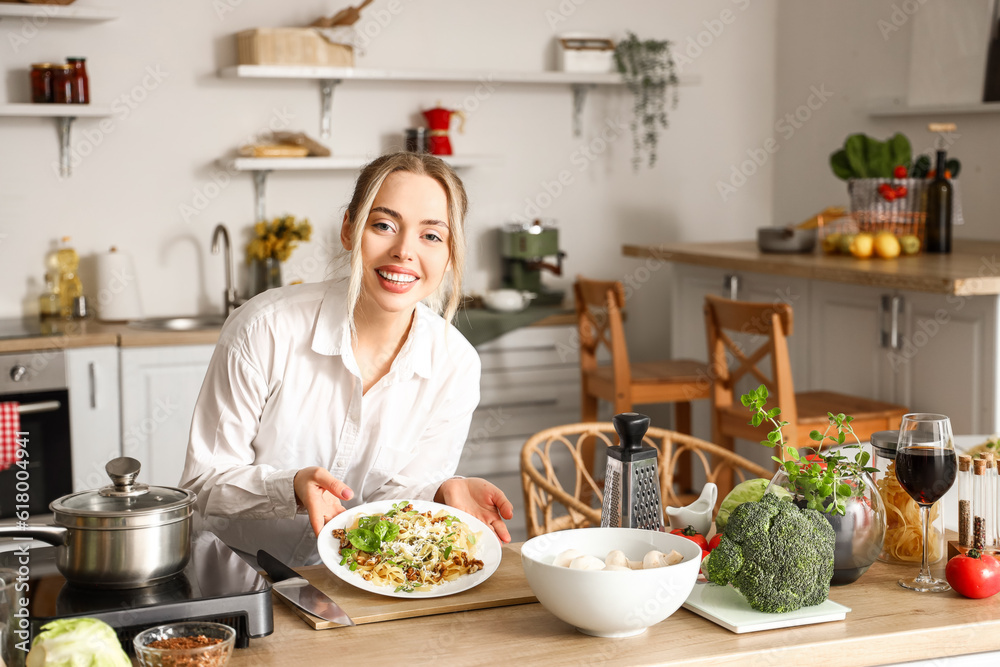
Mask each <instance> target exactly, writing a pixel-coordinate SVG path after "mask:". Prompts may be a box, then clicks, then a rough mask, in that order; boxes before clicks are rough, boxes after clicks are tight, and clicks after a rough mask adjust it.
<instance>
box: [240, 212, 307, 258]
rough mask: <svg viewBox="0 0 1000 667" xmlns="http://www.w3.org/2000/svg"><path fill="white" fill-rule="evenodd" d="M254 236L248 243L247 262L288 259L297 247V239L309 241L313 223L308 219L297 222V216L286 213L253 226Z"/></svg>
mask: <svg viewBox="0 0 1000 667" xmlns="http://www.w3.org/2000/svg"><path fill="white" fill-rule="evenodd" d="M253 231H254V238H253V239H252V240H251V241H250V243H249V244H247V263H248V264H249V263H250V262H252V261H253V260H265V259H268V258H271V259H277V260H278V261H279V262H284V261H286V260H288V258H289V257H291V255H292V251H293V250H294V249H295V248H296V247H297V241H308V240H309V239H310V237H311V236H312V225H311V224H309V220H308V219H303V220H302V222H299V223H296V221H295V216H292V215H285V216H283V217H278V218H274V219H273V220H272V221H270V222H266V221H261V222H258V223H256V224H255V225H254V226H253Z"/></svg>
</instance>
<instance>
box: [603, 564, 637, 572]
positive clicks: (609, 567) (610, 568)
mask: <svg viewBox="0 0 1000 667" xmlns="http://www.w3.org/2000/svg"><path fill="white" fill-rule="evenodd" d="M604 569H605V570H607V571H609V572H631V569H632V568H629V567H622V566H621V565H605V566H604Z"/></svg>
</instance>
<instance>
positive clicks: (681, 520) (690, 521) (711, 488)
mask: <svg viewBox="0 0 1000 667" xmlns="http://www.w3.org/2000/svg"><path fill="white" fill-rule="evenodd" d="M718 496H719V487H717V486H716V485H715V484H713V483H712V482H709V483H708V484H706V485H705V488H704V489H702V490H701V495H700V496H698V500H696V501H694V502H693V503H691V504H690V505H688V506H687V507H667V508H665V511H666V513H667V517H668V519H669V521H670V529H671V530H676V529H678V528H680V529H684V528H687V527H688V526H692V527H694V529H695V530H697V531H698V532H699V533H701V534H702V535H708V529H709V528H711V526H712V515H713V514H714V512H715V500H716V498H718Z"/></svg>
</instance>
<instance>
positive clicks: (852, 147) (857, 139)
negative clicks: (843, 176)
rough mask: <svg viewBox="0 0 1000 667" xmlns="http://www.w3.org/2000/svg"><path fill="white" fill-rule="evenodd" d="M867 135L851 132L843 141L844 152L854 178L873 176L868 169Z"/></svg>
mask: <svg viewBox="0 0 1000 667" xmlns="http://www.w3.org/2000/svg"><path fill="white" fill-rule="evenodd" d="M867 142H868V137H866V136H865V135H863V134H852V135H851V136H849V137H847V140H846V141H845V142H844V153H845V155H846V156H847V163H848V164H849V165H850V167H851V171H852V172H853V174H854V178H868V177H869V176H873V174H871V173H869V169H868V143H867Z"/></svg>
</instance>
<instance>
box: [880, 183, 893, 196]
mask: <svg viewBox="0 0 1000 667" xmlns="http://www.w3.org/2000/svg"><path fill="white" fill-rule="evenodd" d="M890 190H892V186H891V185H889V184H888V183H880V184H879V186H878V191H879V192H881V193H882V194H885V193H886V192H889V191H890Z"/></svg>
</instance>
